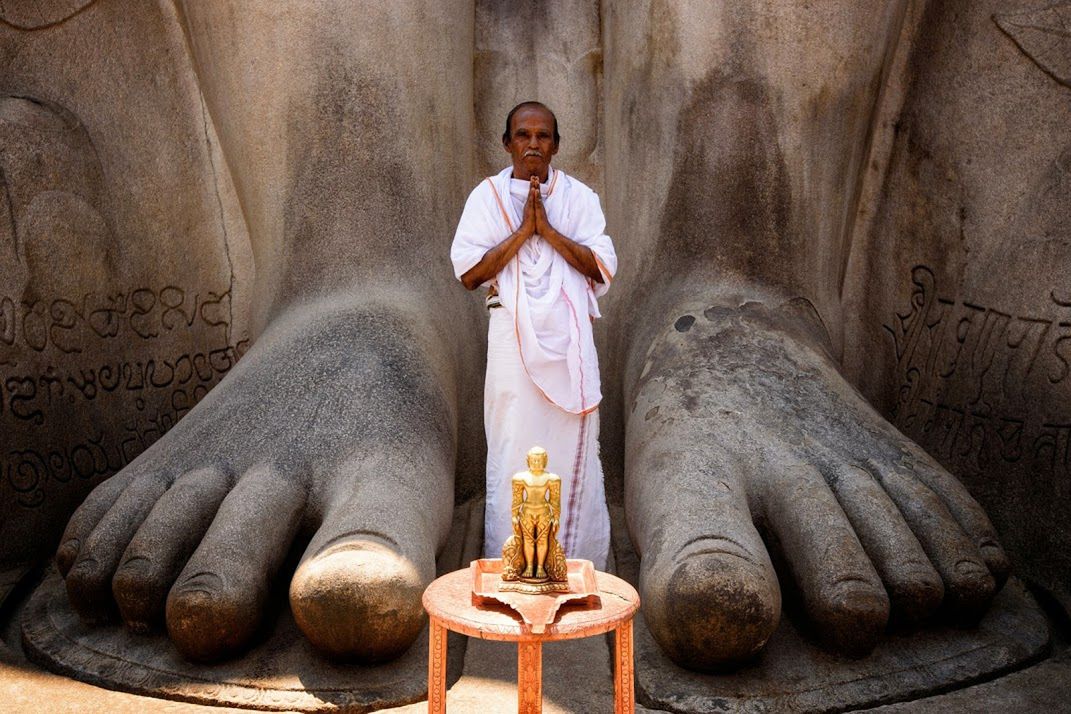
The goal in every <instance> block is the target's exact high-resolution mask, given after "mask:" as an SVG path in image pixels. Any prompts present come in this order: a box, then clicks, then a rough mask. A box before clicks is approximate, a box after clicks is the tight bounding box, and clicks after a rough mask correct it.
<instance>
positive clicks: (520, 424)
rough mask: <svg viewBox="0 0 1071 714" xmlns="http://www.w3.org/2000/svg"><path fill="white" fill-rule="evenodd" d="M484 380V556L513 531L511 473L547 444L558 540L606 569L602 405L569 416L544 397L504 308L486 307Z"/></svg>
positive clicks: (496, 553)
mask: <svg viewBox="0 0 1071 714" xmlns="http://www.w3.org/2000/svg"><path fill="white" fill-rule="evenodd" d="M490 313H491V317H490V320H491V324H490V327H489V329H488V332H487V382H486V385H485V387H484V407H483V418H484V424H485V425H486V431H487V506H486V511H484V544H485V545H484V549H485V553H484V555H485V557H488V558H498V557H500V556H501V555H502V544H503V543H505V542H506V539H507V538H508V537H509V536H511V535H512V534H513V526H512V524H511V521H510V518H511V515H512V514H511V513H510V502H511V500H512V498H513V491H512V488H511V486H510V478H511V477H512V476H513V474H515V473H516V472H518V471H523V470H524V469H525V455H526V454H527V453H528V450H529V449H530V448H532V447H533V446H542V447H543V448H545V449H546V450H547V454H548V456H549V461H548V463H547V470H548V471H551V472H552V473H556V474H558V475H559V476H561V479H562V494H561V508H562V513H561V521H560V527H559V529H558V542H560V543H561V545H562V548H563V549H564V550H565V555H566V557H568V558H586V559H588V560H590V561H592V562H593V563H595V567H596V568H600V569H601V568H604V567H606V557H607V554H608V552H609V547H610V516H609V513H608V512H607V509H606V493H605V490H604V488H603V481H602V463H601V462H600V461H599V410H598V409H595V410H593V411H591V412H588V413H587V414H570V413H569V412H566V411H563V410H561V409H560V408H558V407H557V406H555V405H554V404H552V403H551V402H549V401H547V399H546V397H544V396H543V395H542V394H541V393H540V392H539V390H538V389H536V386H535V384H533V383H532V380H531V379H529V378H528V375H527V373H526V372H525V369H524V364H523V363H522V362H521V355H520V350H519V349H518V348H517V340H516V338H515V337H514V332H513V318H512V317H511V316H510V314H509V313H508V312H507V311H506V310H505V309H504V308H495V309H493V310H491V311H490Z"/></svg>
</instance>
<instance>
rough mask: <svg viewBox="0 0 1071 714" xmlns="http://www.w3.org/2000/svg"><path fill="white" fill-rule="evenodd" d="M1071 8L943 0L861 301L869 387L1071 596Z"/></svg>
mask: <svg viewBox="0 0 1071 714" xmlns="http://www.w3.org/2000/svg"><path fill="white" fill-rule="evenodd" d="M1068 22H1071V3H1056V4H1053V3H1044V2H1041V3H1039V2H1029V1H1028V2H1010V3H1009V2H945V3H933V4H931V6H930V8H929V9H928V11H927V13H926V16H925V18H924V19H923V21H922V23H921V25H920V31H919V36H918V39H917V41H916V44H915V47H914V50H913V51H912V53H911V56H910V63H909V65H908V66H907V69H908V77H909V79H908V80H907V83H906V87H905V91H904V93H903V99H902V101H903V111H902V114H901V115H900V117H899V120H898V123H897V125H896V128H895V134H894V135H893V137H892V141H891V142H890V145H889V149H888V158H887V171H888V178H887V180H886V183H885V186H886V188H885V192H884V195H883V196H882V197H881V200H880V202H879V203H878V204H877V205H875V206H874V207H873V210H874V211H875V214H876V215H875V218H874V221H873V227H872V230H870V231H869V232H868V233H866V234H864V235H861V236H859V242H858V244H857V245H856V246H855V248H856V252H855V253H853V256H852V257H853V266H852V271H851V276H850V278H849V285H850V290H849V291H848V295H849V300H848V302H847V307H846V310H845V314H846V315H848V316H849V320H848V323H847V324H848V325H849V327H848V333H847V334H848V337H847V339H846V341H845V344H846V349H845V363H846V365H847V366H848V369H849V373H850V374H852V375H853V377H854V378H855V379H857V380H858V383H859V384H860V385H861V386H862V389H863V391H864V393H865V394H866V395H867V396H868V397H869V398H870V399H871V400H873V402H874V403H875V404H876V405H878V406H879V408H881V409H882V411H883V412H884V413H886V414H888V415H889V416H890V417H891V419H892V421H893V423H894V424H895V425H896V426H897V427H899V428H900V429H902V430H903V431H904V433H906V434H908V435H909V436H911V437H912V438H914V439H916V440H917V441H918V442H919V443H920V444H921V445H923V446H924V447H925V448H926V449H927V450H928V451H929V452H930V453H932V454H933V455H934V456H936V457H937V458H938V459H939V460H940V461H941V462H942V463H943V464H944V465H945V466H947V467H948V468H949V469H950V470H951V471H952V472H953V473H955V474H957V475H958V476H959V477H960V478H961V479H962V480H963V482H964V483H965V484H966V485H967V486H968V487H969V488H970V490H971V492H972V493H973V494H974V495H975V496H976V497H977V498H978V499H979V501H980V502H981V503H982V504H983V505H984V506H985V507H986V509H987V511H988V512H989V514H990V516H991V517H992V519H993V522H994V524H995V525H996V527H997V530H998V531H999V532H1000V534H1001V537H1002V542H1003V543H1004V545H1005V546H1006V547H1007V548H1008V551H1009V553H1010V554H1011V556H1012V559H1013V562H1014V564H1015V566H1016V567H1017V569H1018V570H1019V571H1020V572H1021V573H1023V574H1024V575H1027V576H1028V577H1030V578H1032V579H1034V580H1036V581H1038V582H1041V583H1044V584H1045V585H1046V586H1047V587H1049V588H1054V589H1057V590H1061V591H1062V592H1063V593H1064V594H1065V595H1066V594H1067V593H1068V583H1069V582H1071V557H1069V555H1068V553H1069V552H1071V529H1069V528H1068V527H1067V523H1068V521H1067V518H1066V514H1067V512H1068V509H1069V508H1071V489H1069V485H1071V426H1069V425H1071V280H1069V275H1071V134H1069V132H1068V127H1069V126H1071V75H1069V73H1068V58H1069V57H1071V40H1069V39H1068V37H1067V31H1066V28H1067V25H1068ZM876 158H877V159H879V161H884V160H885V156H880V157H876ZM879 165H882V168H884V165H883V164H879Z"/></svg>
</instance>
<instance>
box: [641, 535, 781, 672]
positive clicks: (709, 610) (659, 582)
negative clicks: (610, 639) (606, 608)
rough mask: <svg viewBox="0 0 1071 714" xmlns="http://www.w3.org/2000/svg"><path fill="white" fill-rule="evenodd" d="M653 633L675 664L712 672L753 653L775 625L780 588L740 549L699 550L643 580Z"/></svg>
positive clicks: (647, 613)
mask: <svg viewBox="0 0 1071 714" xmlns="http://www.w3.org/2000/svg"><path fill="white" fill-rule="evenodd" d="M641 590H642V593H643V603H644V604H643V608H644V615H645V618H646V620H647V623H648V626H649V627H650V630H651V633H652V634H653V635H654V637H655V639H656V640H657V641H658V643H659V645H660V646H661V647H662V649H663V650H664V651H665V652H666V654H667V655H669V657H670V658H671V659H673V661H675V662H676V663H677V664H679V665H681V666H684V667H688V668H690V669H697V670H701V671H713V670H716V669H720V668H723V667H725V666H727V665H731V664H733V663H739V662H742V661H745V660H747V659H749V658H750V657H752V656H754V655H755V653H757V652H758V651H759V650H761V649H762V647H763V645H765V644H766V641H767V640H768V639H769V637H770V635H772V634H773V631H774V630H775V629H776V627H777V623H778V620H779V619H780V612H781V592H780V589H779V588H778V586H777V582H776V580H773V581H772V582H771V581H770V579H769V578H768V577H766V574H765V573H764V572H763V570H762V569H760V568H758V567H756V566H755V565H753V564H752V563H751V562H750V560H745V559H743V558H741V557H740V556H739V555H738V554H735V553H733V554H731V555H729V554H726V553H724V552H714V551H710V552H699V553H696V554H694V555H692V556H690V557H687V558H686V559H684V560H683V561H681V562H677V563H676V564H675V566H674V567H673V569H672V571H671V572H670V573H655V572H651V573H649V574H647V575H646V577H643V579H642V580H641Z"/></svg>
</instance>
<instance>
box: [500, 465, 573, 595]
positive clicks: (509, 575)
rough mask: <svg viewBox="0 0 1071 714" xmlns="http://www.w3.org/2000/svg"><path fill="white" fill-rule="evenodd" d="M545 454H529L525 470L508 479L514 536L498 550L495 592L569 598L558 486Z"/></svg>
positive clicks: (559, 480) (560, 493)
mask: <svg viewBox="0 0 1071 714" xmlns="http://www.w3.org/2000/svg"><path fill="white" fill-rule="evenodd" d="M546 468H547V452H546V450H545V449H542V448H540V447H538V446H535V447H532V448H531V449H530V450H529V451H528V470H527V471H519V472H517V473H515V474H514V475H513V480H512V484H513V502H512V505H511V506H510V512H511V513H512V514H513V535H511V536H510V537H509V538H507V539H506V544H505V545H503V546H502V580H503V582H502V584H501V585H500V586H499V590H513V591H516V592H523V593H557V592H569V568H568V565H567V564H566V562H565V551H564V550H562V546H561V544H560V543H558V526H559V524H560V521H559V514H560V513H561V501H562V480H561V478H560V477H558V476H556V475H555V474H552V473H549V472H548V471H547V470H546Z"/></svg>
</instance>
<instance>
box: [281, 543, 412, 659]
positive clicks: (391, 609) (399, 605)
mask: <svg viewBox="0 0 1071 714" xmlns="http://www.w3.org/2000/svg"><path fill="white" fill-rule="evenodd" d="M426 585H427V583H426V582H425V579H424V578H422V577H421V575H420V573H419V571H418V569H417V568H416V566H415V565H414V564H413V563H412V562H411V561H409V560H408V559H406V558H404V557H403V556H401V555H400V554H398V552H397V551H396V550H395V549H393V548H389V547H386V546H384V545H382V544H381V543H378V542H370V541H364V542H357V543H354V542H345V543H341V544H336V545H334V546H331V547H330V548H328V549H327V550H326V551H324V552H321V553H320V554H319V555H316V556H313V557H312V558H310V559H308V560H307V561H305V563H303V564H302V565H301V567H300V568H298V571H297V572H296V573H295V574H294V578H293V580H291V583H290V606H291V609H292V611H293V613H294V619H295V620H296V621H297V623H298V626H299V627H300V628H301V630H302V631H303V632H304V633H305V636H306V637H308V639H309V641H311V642H312V644H313V645H314V646H316V647H317V648H318V649H320V650H321V651H323V652H325V653H327V654H329V655H331V656H334V657H341V658H352V659H356V660H358V661H361V662H368V663H370V662H381V661H386V660H389V659H392V658H394V657H397V656H398V655H400V654H401V653H402V652H404V651H405V650H406V649H408V648H409V646H410V645H411V644H412V643H413V640H414V639H416V637H417V635H418V634H419V633H420V630H421V628H422V627H423V625H424V619H425V618H424V610H423V607H422V606H421V604H420V596H421V594H422V593H423V591H424V588H425V586H426Z"/></svg>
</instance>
